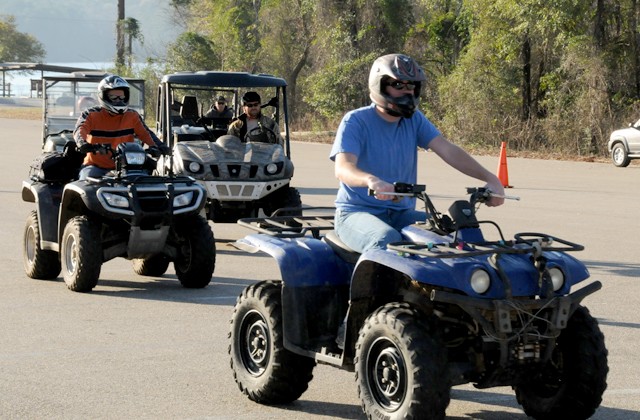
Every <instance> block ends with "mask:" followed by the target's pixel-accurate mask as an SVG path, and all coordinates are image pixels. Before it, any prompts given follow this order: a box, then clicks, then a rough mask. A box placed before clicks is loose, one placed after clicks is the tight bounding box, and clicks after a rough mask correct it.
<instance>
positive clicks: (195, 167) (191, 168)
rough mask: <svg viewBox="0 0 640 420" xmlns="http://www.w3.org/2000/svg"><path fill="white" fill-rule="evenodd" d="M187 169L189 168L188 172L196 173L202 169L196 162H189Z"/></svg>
mask: <svg viewBox="0 0 640 420" xmlns="http://www.w3.org/2000/svg"><path fill="white" fill-rule="evenodd" d="M187 169H189V171H190V172H193V173H194V174H197V173H198V172H200V171H201V170H202V165H200V164H199V163H198V162H189V165H188V166H187Z"/></svg>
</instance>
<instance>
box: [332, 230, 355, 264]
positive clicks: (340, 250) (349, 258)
mask: <svg viewBox="0 0 640 420" xmlns="http://www.w3.org/2000/svg"><path fill="white" fill-rule="evenodd" d="M323 241H324V242H325V243H326V244H327V245H329V246H330V247H331V249H332V250H333V252H335V253H336V254H338V256H339V257H340V258H342V259H343V260H345V261H346V262H348V263H352V264H355V263H356V262H358V259H359V258H360V255H361V254H360V253H359V252H357V251H354V250H353V249H351V248H349V247H348V246H347V245H346V244H345V243H344V242H342V240H341V239H340V237H338V234H337V233H336V231H335V230H330V231H328V232H327V233H326V234H325V235H324V238H323Z"/></svg>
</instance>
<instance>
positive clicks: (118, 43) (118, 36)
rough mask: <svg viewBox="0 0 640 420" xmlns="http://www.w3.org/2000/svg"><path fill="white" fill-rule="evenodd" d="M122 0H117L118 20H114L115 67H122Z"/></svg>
mask: <svg viewBox="0 0 640 420" xmlns="http://www.w3.org/2000/svg"><path fill="white" fill-rule="evenodd" d="M124 29H125V28H124V0H118V20H117V21H116V68H118V69H120V68H122V67H124V64H125V63H124V55H125V54H124V48H125V47H124Z"/></svg>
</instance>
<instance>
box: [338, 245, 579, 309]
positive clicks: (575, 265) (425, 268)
mask: <svg viewBox="0 0 640 420" xmlns="http://www.w3.org/2000/svg"><path fill="white" fill-rule="evenodd" d="M544 256H545V257H546V259H547V263H546V264H547V267H549V268H551V267H558V268H560V270H562V272H563V273H564V275H565V283H564V286H563V287H562V288H561V289H560V290H558V291H557V293H558V294H566V293H568V292H569V290H570V289H571V286H573V285H574V284H577V283H579V282H581V281H583V280H585V279H587V278H589V271H588V270H587V268H586V266H585V265H584V264H583V263H582V262H580V261H579V260H577V259H575V258H573V257H571V256H570V255H567V254H565V253H560V252H545V253H544ZM498 261H499V264H500V266H501V267H502V269H503V271H504V274H505V277H506V278H507V279H509V280H510V281H509V287H510V289H511V290H510V291H509V293H510V294H511V295H512V296H531V295H536V294H538V293H539V291H540V290H539V284H538V283H539V282H538V280H539V279H538V276H539V275H538V271H537V270H536V269H535V267H534V266H533V264H531V261H530V260H529V255H528V254H500V256H499V260H498ZM425 262H428V263H425ZM384 267H386V268H388V270H381V268H384ZM476 269H484V270H485V271H486V272H487V273H489V276H490V278H491V286H490V288H489V290H487V291H486V292H485V293H483V294H478V293H476V292H475V291H474V290H473V289H472V288H471V285H470V283H469V281H470V279H471V275H472V273H473V272H474V271H475V270H476ZM373 273H377V274H376V275H375V276H374V275H373ZM380 273H389V274H386V275H381V274H380ZM402 278H404V279H407V280H415V281H417V282H418V283H424V284H426V285H428V286H429V287H431V286H436V287H442V288H449V289H455V290H458V291H460V292H462V293H463V294H465V295H467V296H473V297H478V298H482V299H504V298H505V297H506V295H507V290H506V289H505V286H504V284H503V281H502V279H501V278H500V276H499V274H498V271H497V270H496V269H495V267H494V262H492V261H491V255H482V256H476V257H465V258H446V259H441V258H429V257H422V256H415V255H414V256H404V255H398V254H397V253H395V252H391V251H387V250H379V249H378V250H370V251H367V252H366V253H364V254H363V255H362V257H361V258H360V261H359V263H358V265H357V266H356V269H355V271H354V273H353V280H352V285H351V298H352V299H353V300H356V299H358V298H361V297H366V296H371V294H376V290H383V291H384V292H383V293H384V294H388V293H394V292H393V289H392V290H389V288H390V287H393V288H394V289H395V288H398V287H400V284H399V282H400V279H402ZM393 279H395V281H393ZM379 282H380V283H395V286H391V284H385V285H382V284H376V283H379ZM381 293H382V292H381Z"/></svg>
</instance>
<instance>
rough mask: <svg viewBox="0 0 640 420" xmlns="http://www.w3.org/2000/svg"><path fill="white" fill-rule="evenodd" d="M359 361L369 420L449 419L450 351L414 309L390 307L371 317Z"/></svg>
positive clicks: (362, 336)
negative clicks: (447, 411)
mask: <svg viewBox="0 0 640 420" xmlns="http://www.w3.org/2000/svg"><path fill="white" fill-rule="evenodd" d="M354 362H355V371H356V382H357V384H358V395H359V396H360V400H361V401H362V409H363V410H364V412H365V415H366V416H367V418H385V419H390V420H399V419H408V418H416V419H417V418H424V419H444V418H445V411H446V408H447V406H448V405H449V400H450V396H449V391H450V389H451V385H449V383H448V380H447V374H446V373H447V369H446V366H447V356H446V348H445V345H444V343H443V341H442V339H441V338H440V336H439V334H438V333H437V330H436V329H435V328H434V327H433V326H431V325H430V323H429V322H428V321H427V319H426V318H424V316H423V315H421V314H420V312H418V311H417V310H415V309H414V308H411V307H410V306H409V305H407V304H400V303H389V304H387V305H385V306H383V307H381V308H379V309H378V310H376V311H375V312H373V313H372V314H371V315H369V317H368V318H367V320H366V321H365V323H364V325H363V326H362V328H361V329H360V336H359V337H358V341H357V342H356V353H355V359H354Z"/></svg>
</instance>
